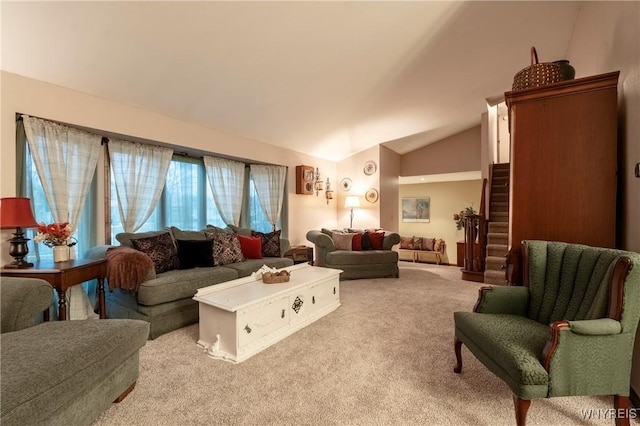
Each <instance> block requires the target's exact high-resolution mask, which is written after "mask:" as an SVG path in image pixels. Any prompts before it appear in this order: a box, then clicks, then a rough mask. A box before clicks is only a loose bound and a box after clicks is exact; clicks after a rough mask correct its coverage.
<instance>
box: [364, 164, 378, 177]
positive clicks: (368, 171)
mask: <svg viewBox="0 0 640 426" xmlns="http://www.w3.org/2000/svg"><path fill="white" fill-rule="evenodd" d="M362 170H363V171H364V174H365V175H367V176H371V175H372V174H374V173H375V172H376V170H378V165H377V164H376V162H375V161H367V162H366V163H364V168H363V169H362Z"/></svg>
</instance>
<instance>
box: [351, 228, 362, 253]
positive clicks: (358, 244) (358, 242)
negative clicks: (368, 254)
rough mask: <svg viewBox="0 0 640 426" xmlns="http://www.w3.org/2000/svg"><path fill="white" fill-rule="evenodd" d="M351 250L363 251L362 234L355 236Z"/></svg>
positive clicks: (358, 233)
mask: <svg viewBox="0 0 640 426" xmlns="http://www.w3.org/2000/svg"><path fill="white" fill-rule="evenodd" d="M351 250H353V251H362V233H360V232H357V233H355V234H353V240H351Z"/></svg>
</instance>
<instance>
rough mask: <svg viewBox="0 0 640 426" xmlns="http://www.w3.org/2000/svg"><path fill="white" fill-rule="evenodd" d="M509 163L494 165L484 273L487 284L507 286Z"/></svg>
mask: <svg viewBox="0 0 640 426" xmlns="http://www.w3.org/2000/svg"><path fill="white" fill-rule="evenodd" d="M508 237H509V163H505V164H494V165H493V172H492V175H491V198H490V199H489V227H488V231H487V257H486V263H485V271H484V282H485V283H486V284H497V285H507V280H506V279H505V271H504V269H502V265H504V262H505V256H506V254H507V250H508V244H509V240H508Z"/></svg>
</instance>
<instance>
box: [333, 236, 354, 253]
mask: <svg viewBox="0 0 640 426" xmlns="http://www.w3.org/2000/svg"><path fill="white" fill-rule="evenodd" d="M333 243H334V244H335V245H336V250H348V251H351V249H352V248H351V246H352V244H353V234H351V233H346V234H339V233H337V232H336V233H334V234H333Z"/></svg>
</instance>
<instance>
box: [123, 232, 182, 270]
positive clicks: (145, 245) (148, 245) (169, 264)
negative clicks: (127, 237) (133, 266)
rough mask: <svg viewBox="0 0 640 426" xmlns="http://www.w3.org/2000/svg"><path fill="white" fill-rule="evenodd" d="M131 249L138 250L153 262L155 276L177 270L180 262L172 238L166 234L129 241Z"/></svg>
mask: <svg viewBox="0 0 640 426" xmlns="http://www.w3.org/2000/svg"><path fill="white" fill-rule="evenodd" d="M131 244H132V245H133V248H134V249H136V250H140V251H141V252H143V253H145V254H146V255H147V256H149V257H150V258H151V260H153V265H154V266H155V270H156V274H160V273H162V272H166V271H171V270H173V269H178V267H179V266H180V260H179V259H178V250H177V249H176V246H175V244H174V243H173V238H172V237H171V234H169V233H168V232H166V233H164V234H160V235H156V236H154V237H147V238H138V239H137V240H131Z"/></svg>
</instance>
